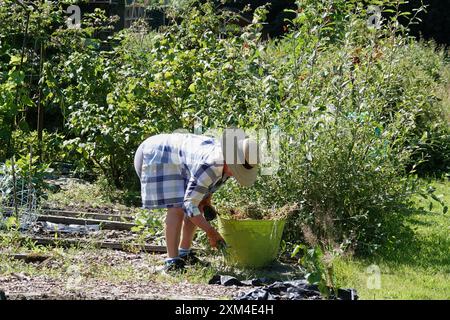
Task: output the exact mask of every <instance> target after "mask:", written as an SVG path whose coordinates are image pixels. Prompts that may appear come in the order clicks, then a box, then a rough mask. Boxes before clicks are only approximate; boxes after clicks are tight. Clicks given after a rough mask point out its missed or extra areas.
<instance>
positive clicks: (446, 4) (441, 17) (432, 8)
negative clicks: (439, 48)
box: [403, 0, 450, 45]
mask: <svg viewBox="0 0 450 320" xmlns="http://www.w3.org/2000/svg"><path fill="white" fill-rule="evenodd" d="M424 4H426V5H428V8H427V11H428V12H427V13H420V14H419V17H420V18H421V19H422V23H421V24H419V25H413V26H411V32H412V34H413V35H415V36H417V37H423V38H424V39H434V40H435V41H436V42H437V43H439V44H445V45H450V0H424ZM418 6H420V0H411V1H410V3H409V4H408V5H404V6H403V8H404V9H406V10H408V11H411V10H412V9H413V8H417V7H418Z"/></svg>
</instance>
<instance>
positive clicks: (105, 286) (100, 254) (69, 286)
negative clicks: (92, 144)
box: [0, 250, 242, 300]
mask: <svg viewBox="0 0 450 320" xmlns="http://www.w3.org/2000/svg"><path fill="white" fill-rule="evenodd" d="M164 258H165V255H149V254H144V253H138V254H134V253H127V252H122V251H112V250H88V251H78V252H76V254H75V255H70V254H67V253H66V254H65V257H59V256H55V257H53V258H50V259H48V260H46V261H44V262H41V263H37V264H33V266H34V267H35V268H37V269H42V272H39V274H35V275H29V274H26V273H23V272H20V273H12V274H9V275H3V276H1V275H0V290H2V291H4V292H5V293H6V296H7V299H9V300H22V299H26V300H55V299H56V300H60V299H63V300H79V299H87V300H99V299H100V300H104V299H108V300H122V299H137V300H143V299H152V300H153V299H196V300H199V299H232V298H233V297H235V296H236V295H237V294H238V293H239V292H240V291H242V289H241V288H238V287H224V286H217V285H208V284H196V283H189V282H188V281H186V280H180V281H177V280H176V279H174V278H173V279H169V280H168V281H164V279H162V278H161V279H159V278H158V274H160V269H161V261H163V259H164ZM67 266H69V267H67ZM105 267H106V268H110V269H107V270H115V271H117V270H128V272H129V274H128V275H123V276H122V277H132V279H128V278H127V279H125V280H120V276H109V277H108V275H104V274H102V273H97V274H96V272H97V270H99V268H105ZM100 270H101V269H100ZM51 271H53V272H51ZM107 272H108V271H107ZM160 277H170V276H162V275H160Z"/></svg>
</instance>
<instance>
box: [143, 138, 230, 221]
mask: <svg viewBox="0 0 450 320" xmlns="http://www.w3.org/2000/svg"><path fill="white" fill-rule="evenodd" d="M139 154H140V157H141V159H142V160H136V159H138V158H139V157H138V155H139ZM136 159H135V166H136V171H137V173H138V175H139V176H140V179H141V196H142V205H143V207H144V208H150V209H154V208H176V207H181V208H183V209H184V211H185V214H186V216H188V217H194V216H197V215H199V214H201V212H200V210H199V208H198V205H199V203H200V201H202V200H203V199H204V198H206V197H207V196H208V195H210V194H212V193H213V192H215V191H216V190H217V189H218V188H219V187H220V186H221V185H222V184H223V182H224V181H225V180H226V179H227V177H226V176H224V175H223V154H222V148H221V145H220V143H219V142H218V141H217V140H216V139H213V138H210V137H206V136H199V135H194V134H181V133H173V134H161V135H156V136H152V137H150V138H148V139H147V140H145V141H144V142H143V143H142V144H141V146H140V147H139V149H138V151H137V152H136ZM136 161H137V162H136Z"/></svg>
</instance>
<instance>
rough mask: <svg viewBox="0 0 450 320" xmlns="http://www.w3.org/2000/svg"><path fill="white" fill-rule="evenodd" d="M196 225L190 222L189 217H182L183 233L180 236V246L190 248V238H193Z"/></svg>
mask: <svg viewBox="0 0 450 320" xmlns="http://www.w3.org/2000/svg"><path fill="white" fill-rule="evenodd" d="M196 230H197V226H196V225H195V224H193V223H192V221H191V219H189V218H186V217H185V218H184V222H183V233H182V237H181V243H180V248H183V249H190V248H191V245H192V240H193V239H194V235H195V231H196Z"/></svg>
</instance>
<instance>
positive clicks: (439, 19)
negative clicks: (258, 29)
mask: <svg viewBox="0 0 450 320" xmlns="http://www.w3.org/2000/svg"><path fill="white" fill-rule="evenodd" d="M218 2H219V1H218ZM366 2H367V3H368V4H370V2H371V1H366ZM423 2H424V4H425V5H427V6H428V7H427V11H428V12H427V13H425V12H422V13H420V14H419V17H420V18H421V19H422V21H423V22H422V23H421V24H419V25H412V26H411V33H412V34H413V35H414V36H416V37H418V38H419V37H423V38H424V39H427V40H429V39H434V40H435V41H436V42H437V43H439V44H446V45H449V44H450V0H424V1H423ZM267 3H270V13H269V15H268V17H267V20H268V21H267V22H268V23H269V24H268V25H267V26H266V27H265V32H267V33H268V34H269V35H270V36H279V35H281V34H282V33H283V25H284V24H285V18H288V17H289V14H288V13H285V12H283V10H284V9H287V8H291V9H295V0H274V1H267V0H228V1H227V2H226V5H225V6H226V7H230V8H234V9H238V10H242V9H243V8H244V7H245V6H246V5H250V6H251V8H252V9H255V8H257V7H258V6H262V5H264V4H267ZM420 3H421V1H420V0H410V3H409V4H406V5H403V6H402V7H401V9H402V10H403V11H409V12H412V9H414V8H418V7H419V6H420Z"/></svg>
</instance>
